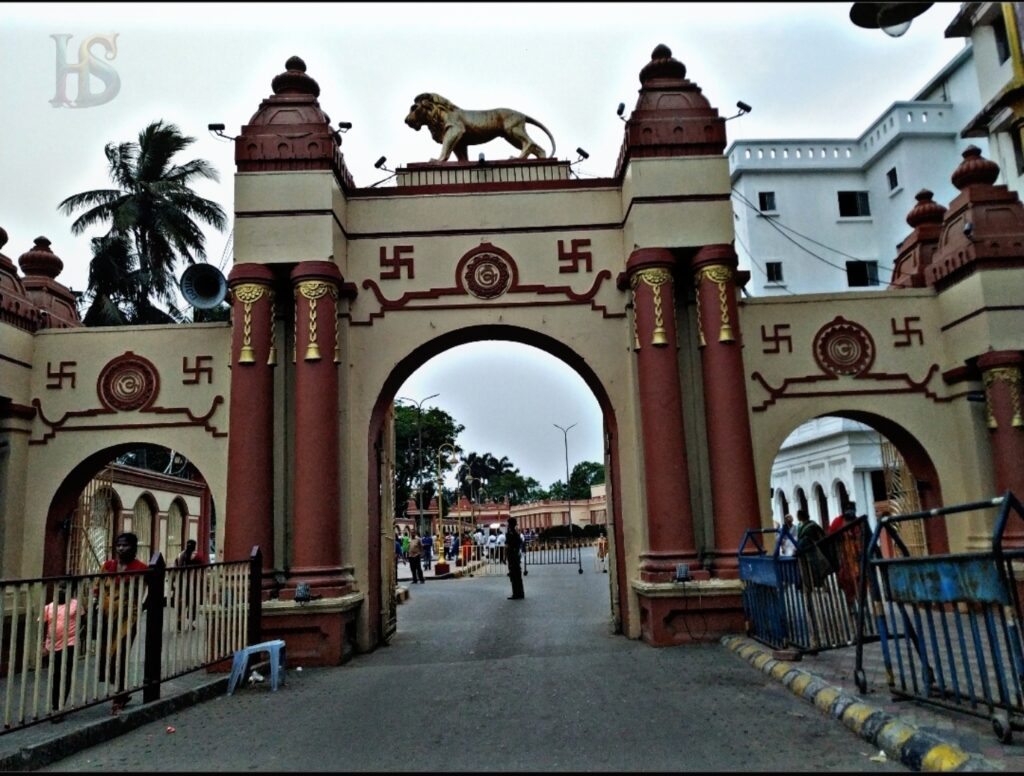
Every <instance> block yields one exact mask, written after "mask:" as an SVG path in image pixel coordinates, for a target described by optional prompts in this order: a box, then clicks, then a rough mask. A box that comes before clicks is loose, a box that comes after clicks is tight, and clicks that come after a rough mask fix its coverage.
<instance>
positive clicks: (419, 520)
mask: <svg viewBox="0 0 1024 776" xmlns="http://www.w3.org/2000/svg"><path fill="white" fill-rule="evenodd" d="M440 395H441V394H439V393H432V394H430V396H427V397H426V398H424V399H420V400H419V401H416V400H415V399H410V398H408V397H406V396H399V397H398V398H397V399H395V401H407V402H409V403H410V404H415V405H416V452H417V456H418V458H419V468H418V469H417V470H416V477H417V479H418V480H419V487H418V489H417V490H416V506H417V507H418V510H419V513H418V514H417V515H416V527H417V528H418V529H419V531H420V533H423V428H422V424H421V423H420V418H421V416H422V414H423V402H425V401H426V400H427V399H433V398H435V397H437V396H440Z"/></svg>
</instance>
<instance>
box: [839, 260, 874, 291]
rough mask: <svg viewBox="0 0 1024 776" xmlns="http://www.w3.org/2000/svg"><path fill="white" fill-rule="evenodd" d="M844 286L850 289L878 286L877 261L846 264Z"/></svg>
mask: <svg viewBox="0 0 1024 776" xmlns="http://www.w3.org/2000/svg"><path fill="white" fill-rule="evenodd" d="M846 284H847V285H848V286H849V287H850V288H855V287H857V286H877V285H878V262H877V261H848V262H846Z"/></svg>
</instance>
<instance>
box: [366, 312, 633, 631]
mask: <svg viewBox="0 0 1024 776" xmlns="http://www.w3.org/2000/svg"><path fill="white" fill-rule="evenodd" d="M486 341H494V342H514V343H519V344H523V345H529V346H532V347H535V348H537V349H538V350H541V351H543V352H545V353H547V354H549V355H551V356H553V357H554V358H556V359H558V360H559V361H561V362H562V363H564V364H565V365H566V366H568V367H569V368H570V369H572V370H573V371H574V372H576V374H578V375H579V376H580V378H581V379H582V380H583V382H584V383H585V384H586V386H587V387H588V388H589V390H590V391H591V393H592V394H593V396H594V399H595V400H596V401H597V404H598V406H599V407H600V410H601V415H602V418H603V423H604V456H605V467H606V472H607V474H606V482H607V484H608V487H609V488H610V490H611V494H610V496H609V499H608V503H609V512H610V514H609V517H608V522H609V524H610V529H611V534H612V541H613V543H614V551H615V564H614V565H615V570H616V573H615V575H614V576H613V579H612V580H610V581H611V584H612V585H613V588H614V589H613V601H614V603H615V611H614V612H613V618H614V623H615V628H616V630H619V629H620V628H621V620H620V618H621V612H623V611H625V607H626V601H625V596H626V594H627V590H628V588H627V585H626V581H625V574H624V568H625V556H624V554H623V546H624V540H623V535H622V521H621V519H620V515H621V498H620V487H619V485H620V479H619V478H620V471H619V452H618V433H617V423H616V418H615V412H614V409H613V407H612V402H611V400H610V398H609V396H608V393H607V391H606V390H605V388H604V386H603V385H602V384H601V381H600V380H599V379H598V377H597V375H596V374H595V372H594V370H593V369H591V368H590V366H589V365H588V364H587V362H586V361H585V360H584V359H583V358H582V357H581V356H580V355H579V354H578V353H576V352H575V351H574V350H573V349H572V348H571V347H569V346H568V345H566V344H565V343H563V342H561V341H559V340H556V339H554V338H553V337H549V336H547V335H545V334H542V333H539V332H537V331H534V330H531V329H525V328H522V327H519V326H509V325H491V324H488V325H479V326H468V327H464V328H460V329H457V330H454V331H451V332H447V333H445V334H442V335H439V336H438V337H436V338H434V339H431V340H429V341H428V342H425V343H424V344H422V345H421V346H419V347H417V348H415V349H414V350H413V351H411V352H410V353H409V354H408V355H406V356H405V357H404V358H402V359H401V360H400V361H399V362H398V363H397V364H396V365H395V366H394V368H393V369H392V370H391V371H390V373H389V374H388V377H387V378H386V380H385V381H384V384H383V385H382V386H381V388H380V391H379V392H378V394H377V398H376V401H375V403H374V407H373V412H372V414H371V418H370V427H369V429H368V433H367V471H368V472H369V477H368V482H367V504H368V507H369V508H368V510H367V511H368V518H369V520H370V523H371V524H370V525H369V527H368V528H369V531H368V536H369V541H368V547H367V568H368V569H369V591H368V596H367V597H368V601H369V605H370V611H371V612H381V611H382V607H381V603H382V601H381V598H382V595H383V594H384V591H383V590H382V577H383V575H382V573H381V563H380V557H381V551H382V547H381V535H382V520H385V519H387V520H389V521H390V520H391V516H390V515H388V516H385V515H383V514H382V511H383V510H382V506H383V502H384V501H385V499H383V497H382V494H383V487H384V485H385V483H382V482H381V475H380V471H381V467H380V461H381V452H382V447H383V445H385V444H387V443H388V442H387V440H386V439H385V420H386V417H387V413H388V409H389V407H390V406H391V404H392V403H393V401H394V399H395V397H396V395H397V394H398V391H399V389H400V388H401V386H402V384H403V383H405V381H406V380H407V379H408V378H409V377H410V376H411V375H412V374H413V373H414V372H415V371H416V370H417V369H419V368H420V367H421V366H423V365H424V364H426V363H427V362H428V361H429V360H430V359H432V358H434V357H435V356H438V355H440V354H441V353H443V352H445V351H447V350H450V349H452V348H455V347H458V346H460V345H467V344H470V343H475V342H486ZM370 627H371V629H372V630H373V631H374V641H375V642H376V641H377V639H378V638H380V636H381V634H382V632H383V624H382V622H381V620H380V619H379V618H377V617H375V618H374V620H373V621H372V622H371V624H370Z"/></svg>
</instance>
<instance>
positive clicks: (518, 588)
mask: <svg viewBox="0 0 1024 776" xmlns="http://www.w3.org/2000/svg"><path fill="white" fill-rule="evenodd" d="M524 544H525V539H524V537H523V534H522V533H520V532H519V529H518V520H517V519H516V518H514V517H510V518H509V519H508V528H507V529H506V530H505V531H492V532H491V533H490V535H489V536H487V537H485V535H484V533H483V529H482V528H478V529H477V531H476V533H475V534H470V533H469V531H464V532H463V533H462V536H461V538H460V537H459V536H458V535H457V534H454V533H451V534H446V535H445V537H444V539H443V541H442V543H440V544H439V552H441V553H443V554H444V557H445V558H446V559H448V560H455V559H456V558H458V557H460V553H461V559H462V563H463V565H465V564H467V563H469V561H470V560H471V559H472V557H473V547H474V545H476V546H477V547H480V548H482V549H481V552H480V555H481V556H482V555H484V553H486V554H487V556H488V557H491V558H494V559H496V560H498V561H499V562H501V563H507V564H508V576H509V578H510V579H511V581H512V595H510V596H509V600H511V601H517V600H520V599H522V598H525V594H524V592H523V565H522V563H523V561H522V552H523V547H524ZM433 549H434V540H433V537H431V536H430V535H424V536H420V533H419V532H418V531H416V530H415V529H413V530H412V531H403V532H402V533H401V534H399V533H398V531H397V530H396V531H395V570H396V572H397V568H398V564H399V563H403V562H404V563H408V564H409V571H410V573H411V574H412V583H413V584H414V585H415V584H417V583H419V584H424V583H425V582H426V580H425V578H424V575H423V570H424V568H426V569H430V567H431V565H430V564H431V557H432V555H433ZM439 558H440V556H439Z"/></svg>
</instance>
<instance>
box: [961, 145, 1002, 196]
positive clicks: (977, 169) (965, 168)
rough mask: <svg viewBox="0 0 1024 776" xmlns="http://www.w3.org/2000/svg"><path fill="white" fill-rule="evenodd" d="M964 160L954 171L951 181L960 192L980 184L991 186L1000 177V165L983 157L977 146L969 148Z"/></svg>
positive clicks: (966, 150)
mask: <svg viewBox="0 0 1024 776" xmlns="http://www.w3.org/2000/svg"><path fill="white" fill-rule="evenodd" d="M963 157H964V160H963V161H962V162H960V166H959V167H957V168H956V170H954V171H953V175H952V176H951V177H950V180H951V181H952V182H953V185H954V186H956V187H957V188H958V189H960V191H963V190H964V189H965V188H967V187H968V186H973V185H975V184H978V183H982V184H987V185H989V186H991V185H992V184H993V183H995V182H996V178H998V177H999V165H998V164H996V163H995V162H993V161H992V160H991V159H986V158H985V157H983V156H982V155H981V149H980V148H978V146H976V145H970V146H967V148H965V149H964V152H963Z"/></svg>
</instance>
